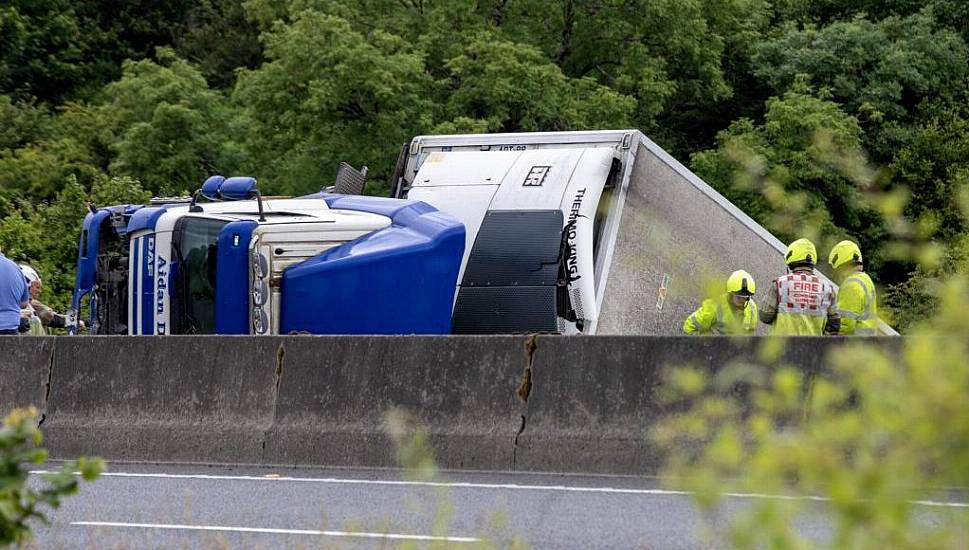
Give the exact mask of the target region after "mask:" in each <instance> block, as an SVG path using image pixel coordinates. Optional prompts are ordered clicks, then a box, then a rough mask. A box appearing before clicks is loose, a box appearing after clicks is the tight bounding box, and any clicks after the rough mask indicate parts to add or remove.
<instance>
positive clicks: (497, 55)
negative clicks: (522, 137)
mask: <svg viewBox="0 0 969 550" xmlns="http://www.w3.org/2000/svg"><path fill="white" fill-rule="evenodd" d="M447 66H448V69H449V70H450V72H451V78H450V79H449V81H448V82H447V85H448V89H449V90H450V94H449V97H448V113H449V114H450V116H451V117H452V118H457V117H466V118H470V119H473V120H480V121H482V125H483V126H484V127H486V128H487V129H488V130H489V131H493V132H515V131H532V132H534V131H554V130H584V129H588V130H592V129H598V128H624V127H626V126H628V125H629V124H630V122H631V118H632V117H631V115H632V112H633V109H634V108H635V105H636V102H635V100H634V99H632V98H631V97H628V96H623V95H621V94H618V93H616V92H615V91H613V90H611V89H609V88H607V87H605V86H601V85H599V84H598V83H596V82H595V80H593V79H591V78H581V79H575V78H568V77H566V76H565V75H564V74H562V71H561V70H560V69H559V68H558V67H557V66H556V65H555V64H553V63H552V62H551V61H549V60H548V59H547V58H546V57H544V55H542V53H541V52H540V51H539V50H538V49H536V48H533V47H530V46H527V45H523V44H515V43H512V42H503V41H500V40H498V39H497V38H496V37H495V36H491V35H482V36H480V37H479V38H477V39H476V40H474V41H473V42H471V43H470V44H469V45H468V46H467V48H465V50H464V51H463V52H462V53H461V54H460V55H458V56H456V57H454V58H452V59H451V60H449V61H448V63H447Z"/></svg>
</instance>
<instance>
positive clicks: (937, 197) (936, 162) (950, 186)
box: [891, 99, 969, 239]
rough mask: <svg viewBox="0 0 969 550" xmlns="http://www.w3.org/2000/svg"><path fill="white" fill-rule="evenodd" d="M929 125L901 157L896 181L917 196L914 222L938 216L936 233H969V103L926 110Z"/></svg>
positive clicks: (916, 134)
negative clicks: (968, 205)
mask: <svg viewBox="0 0 969 550" xmlns="http://www.w3.org/2000/svg"><path fill="white" fill-rule="evenodd" d="M924 112H925V114H924V115H923V117H922V118H924V122H922V123H920V124H918V125H917V126H916V127H915V128H914V129H913V131H912V136H911V139H909V141H908V144H907V145H906V146H905V147H904V148H902V149H901V150H899V151H898V152H897V153H896V154H895V160H894V162H893V163H892V165H891V168H892V171H893V173H894V176H893V182H894V183H895V184H896V185H900V186H903V187H905V188H906V189H907V190H908V191H909V192H910V193H911V200H910V201H909V205H908V208H907V211H906V213H907V215H908V217H909V218H910V219H913V220H915V219H920V218H932V219H933V222H934V224H935V225H936V226H937V230H935V231H933V235H934V236H937V237H940V238H943V239H951V238H953V237H954V236H957V235H961V234H965V233H966V231H967V230H969V226H967V225H966V220H965V217H964V216H963V213H962V211H961V210H960V207H959V197H960V195H962V194H964V193H967V192H969V99H966V100H964V101H963V102H962V103H961V104H958V105H956V104H941V105H936V106H933V107H930V108H927V109H925V110H924Z"/></svg>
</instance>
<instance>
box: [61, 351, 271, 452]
mask: <svg viewBox="0 0 969 550" xmlns="http://www.w3.org/2000/svg"><path fill="white" fill-rule="evenodd" d="M277 348H278V341H277V340H276V339H256V338H247V337H184V338H183V337H166V338H151V337H97V338H62V339H59V340H58V341H57V346H56V350H55V353H54V365H55V367H54V376H53V378H52V387H51V395H50V400H49V404H48V411H47V412H48V421H47V422H45V424H44V426H43V430H44V434H45V437H46V444H47V446H48V448H49V449H50V451H51V455H52V456H55V457H71V456H76V455H80V454H88V455H100V456H103V457H105V458H107V459H110V460H138V461H179V462H228V463H257V462H261V460H262V453H263V451H264V450H263V443H264V441H265V439H264V438H265V434H266V432H267V430H268V429H269V427H270V425H271V423H272V412H273V388H274V386H275V380H274V377H275V358H276V352H277Z"/></svg>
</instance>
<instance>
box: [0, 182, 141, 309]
mask: <svg viewBox="0 0 969 550" xmlns="http://www.w3.org/2000/svg"><path fill="white" fill-rule="evenodd" d="M150 197H151V194H150V193H148V192H146V191H145V190H144V189H143V188H142V187H141V185H140V184H139V183H138V182H137V181H136V180H133V179H131V178H126V177H124V178H108V177H106V176H104V175H99V176H96V177H95V179H94V182H93V184H92V187H91V191H90V192H87V191H86V190H85V188H84V186H83V185H81V184H80V183H79V182H78V181H77V178H75V177H73V176H70V177H68V178H67V181H66V182H65V184H64V186H63V189H61V191H60V192H59V193H58V194H57V196H56V197H55V198H54V200H52V201H51V202H50V203H47V202H39V203H36V204H34V203H30V202H27V201H19V202H18V203H17V204H15V205H9V204H8V205H7V208H6V209H7V210H8V211H10V212H11V213H10V214H9V215H7V216H5V217H4V218H3V219H0V248H2V249H3V251H4V255H6V256H7V257H9V258H10V259H12V260H14V261H16V262H20V263H28V264H30V265H32V266H34V267H36V268H37V270H38V271H39V272H40V274H41V277H43V279H44V301H45V303H47V304H48V305H50V306H51V307H53V308H55V309H58V310H61V311H63V310H65V309H67V307H68V306H69V305H70V303H71V293H72V291H73V289H74V275H75V274H74V269H73V266H74V265H75V264H76V263H77V246H78V239H79V238H80V234H81V225H82V223H83V221H84V216H85V215H87V212H88V210H87V207H86V206H85V203H86V202H87V201H92V202H94V203H95V204H97V205H99V206H107V205H112V204H144V203H146V202H147V201H148V199H149V198H150Z"/></svg>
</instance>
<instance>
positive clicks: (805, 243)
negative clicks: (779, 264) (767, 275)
mask: <svg viewBox="0 0 969 550" xmlns="http://www.w3.org/2000/svg"><path fill="white" fill-rule="evenodd" d="M784 260H785V261H786V262H787V265H791V264H803V263H809V264H812V265H813V264H816V263H817V261H818V250H817V249H816V248H814V243H812V242H811V241H809V240H808V239H798V240H796V241H794V242H792V243H791V244H790V245H788V247H787V254H786V255H785V256H784Z"/></svg>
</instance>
